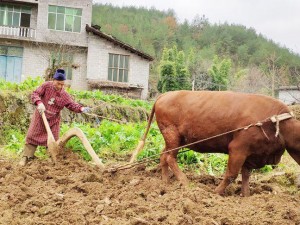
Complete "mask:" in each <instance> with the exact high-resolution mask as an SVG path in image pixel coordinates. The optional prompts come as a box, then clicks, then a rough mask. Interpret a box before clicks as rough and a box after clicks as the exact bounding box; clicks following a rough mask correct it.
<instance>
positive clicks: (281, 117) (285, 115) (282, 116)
mask: <svg viewBox="0 0 300 225" xmlns="http://www.w3.org/2000/svg"><path fill="white" fill-rule="evenodd" d="M292 117H294V114H293V113H292V112H290V113H283V114H280V115H276V116H271V117H268V118H266V119H264V120H262V121H258V122H257V123H251V124H249V125H247V126H243V127H240V128H236V129H233V130H230V131H227V132H224V133H221V134H217V135H214V136H211V137H208V138H204V139H201V140H198V141H195V142H192V143H189V144H186V145H182V146H179V147H176V148H173V149H169V150H167V151H164V152H162V153H159V154H154V155H152V156H150V157H146V158H144V159H142V160H140V161H138V162H133V163H126V164H124V165H121V166H118V167H115V168H110V169H106V170H105V171H106V172H117V171H119V170H124V169H129V168H131V167H134V166H136V165H139V164H143V163H147V162H152V161H155V160H158V159H159V158H154V157H156V156H158V155H162V154H165V153H168V152H172V151H176V150H180V149H182V148H185V147H188V146H191V145H194V144H198V143H201V142H204V141H208V140H210V139H213V138H217V137H220V136H223V135H226V134H230V133H233V132H236V131H240V130H248V129H249V128H251V127H254V126H257V127H260V128H261V129H262V132H263V133H264V135H265V136H266V138H267V139H268V140H269V138H268V136H267V134H266V133H265V131H264V130H263V128H262V125H263V124H264V123H266V122H268V121H272V122H273V123H275V122H276V134H275V137H277V136H278V134H279V122H280V121H282V120H286V119H289V118H292ZM187 151H191V150H190V149H188V150H184V151H181V152H179V153H178V154H181V153H184V152H187ZM153 158H154V159H153Z"/></svg>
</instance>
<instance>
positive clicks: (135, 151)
mask: <svg viewBox="0 0 300 225" xmlns="http://www.w3.org/2000/svg"><path fill="white" fill-rule="evenodd" d="M154 113H155V104H154V105H153V107H152V110H151V114H150V117H149V120H148V125H147V128H146V132H145V133H144V135H143V137H142V139H141V140H140V141H139V144H138V146H137V147H136V149H135V150H134V152H133V153H132V156H131V158H130V161H129V163H133V162H134V161H135V160H136V157H137V154H138V153H139V152H140V151H141V150H142V149H143V148H144V146H145V141H146V137H147V134H148V132H149V130H150V126H151V123H152V120H153V117H154Z"/></svg>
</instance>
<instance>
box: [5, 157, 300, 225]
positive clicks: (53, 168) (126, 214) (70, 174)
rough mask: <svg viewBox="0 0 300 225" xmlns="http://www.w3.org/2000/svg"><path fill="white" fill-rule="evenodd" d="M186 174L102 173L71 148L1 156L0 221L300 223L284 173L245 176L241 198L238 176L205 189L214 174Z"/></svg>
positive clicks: (299, 199)
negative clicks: (26, 156)
mask: <svg viewBox="0 0 300 225" xmlns="http://www.w3.org/2000/svg"><path fill="white" fill-rule="evenodd" d="M187 175H188V178H189V180H190V181H191V182H190V185H189V186H188V187H182V186H180V185H179V183H178V182H177V181H176V180H175V179H174V177H172V179H171V183H170V184H169V185H166V184H163V183H162V181H161V177H160V171H159V169H158V168H154V169H149V168H146V167H145V166H139V167H135V168H131V169H129V170H123V171H119V172H116V173H103V174H102V173H101V172H100V171H99V169H98V168H96V167H94V166H92V165H90V164H88V163H86V162H84V161H82V160H81V159H79V158H77V156H76V155H74V154H72V153H68V154H67V157H66V159H64V160H62V161H60V163H59V164H57V165H53V164H52V163H51V162H50V161H47V160H38V159H36V160H34V161H32V162H30V163H29V164H28V165H27V166H26V167H20V166H18V164H17V161H15V160H7V159H2V160H0V224H22V225H23V224H47V225H49V224H60V225H67V224H89V225H90V224H117V225H123V224H172V225H175V224H204V225H206V224H207V225H217V224H219V225H221V224H223V225H225V224H226V225H229V224H245V225H246V224H247V225H250V224H253V225H257V224H272V225H274V224H275V225H276V224H278V225H285V224H298V225H300V194H299V191H297V190H296V191H294V192H292V191H291V190H290V189H289V187H288V186H286V183H285V186H284V185H282V183H281V181H282V180H285V181H290V183H291V185H292V184H293V183H294V180H293V179H294V178H293V176H292V175H290V174H287V173H277V174H272V175H262V176H261V177H259V176H260V175H254V176H252V178H251V196H250V197H247V198H243V197H240V179H238V180H237V181H236V182H235V183H234V184H232V185H230V186H229V187H228V189H227V191H226V195H225V196H224V197H221V196H219V195H216V194H215V193H214V191H213V190H214V189H215V187H216V186H217V185H218V183H219V182H220V179H221V177H213V176H209V175H196V174H194V173H191V172H190V173H187ZM298 190H299V189H298Z"/></svg>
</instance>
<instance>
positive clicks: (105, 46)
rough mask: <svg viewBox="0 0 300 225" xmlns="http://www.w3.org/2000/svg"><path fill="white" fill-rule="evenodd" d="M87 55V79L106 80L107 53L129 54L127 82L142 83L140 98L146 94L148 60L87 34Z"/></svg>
mask: <svg viewBox="0 0 300 225" xmlns="http://www.w3.org/2000/svg"><path fill="white" fill-rule="evenodd" d="M88 42H89V45H88V56H87V65H88V67H87V79H91V80H103V81H107V80H108V60H109V53H114V54H124V55H129V56H130V57H129V76H128V84H133V85H142V86H143V87H144V89H143V91H142V94H141V98H142V99H146V98H147V95H148V76H149V61H148V60H146V59H143V58H142V57H140V56H137V55H136V54H132V53H131V52H129V51H126V50H125V49H123V48H120V47H119V46H116V45H114V44H113V43H111V42H108V41H106V40H105V39H102V38H99V37H98V36H95V35H93V34H89V41H88Z"/></svg>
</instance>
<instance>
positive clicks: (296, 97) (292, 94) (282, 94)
mask: <svg viewBox="0 0 300 225" xmlns="http://www.w3.org/2000/svg"><path fill="white" fill-rule="evenodd" d="M278 98H279V100H280V101H282V102H284V103H285V104H287V105H289V104H292V103H300V91H299V90H279V93H278Z"/></svg>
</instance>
